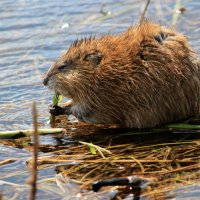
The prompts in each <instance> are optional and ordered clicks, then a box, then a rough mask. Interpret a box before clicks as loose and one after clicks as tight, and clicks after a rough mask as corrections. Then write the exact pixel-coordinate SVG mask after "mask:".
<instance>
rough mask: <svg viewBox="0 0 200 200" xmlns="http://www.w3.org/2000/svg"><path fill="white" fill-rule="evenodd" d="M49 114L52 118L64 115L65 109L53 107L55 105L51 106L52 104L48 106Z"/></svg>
mask: <svg viewBox="0 0 200 200" xmlns="http://www.w3.org/2000/svg"><path fill="white" fill-rule="evenodd" d="M49 112H50V114H51V115H53V116H58V115H64V114H66V111H65V108H62V107H60V106H55V105H52V104H51V105H50V106H49Z"/></svg>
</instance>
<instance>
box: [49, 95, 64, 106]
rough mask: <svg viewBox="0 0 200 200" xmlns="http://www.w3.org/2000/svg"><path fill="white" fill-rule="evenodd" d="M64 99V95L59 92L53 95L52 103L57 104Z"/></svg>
mask: <svg viewBox="0 0 200 200" xmlns="http://www.w3.org/2000/svg"><path fill="white" fill-rule="evenodd" d="M62 99H63V97H62V95H60V94H59V93H55V94H54V95H53V99H52V103H53V105H54V106H57V105H58V103H59V102H61V101H62Z"/></svg>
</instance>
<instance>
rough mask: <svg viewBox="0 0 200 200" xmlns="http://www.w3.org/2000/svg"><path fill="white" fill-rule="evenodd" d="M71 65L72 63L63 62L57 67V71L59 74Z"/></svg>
mask: <svg viewBox="0 0 200 200" xmlns="http://www.w3.org/2000/svg"><path fill="white" fill-rule="evenodd" d="M71 65H72V61H67V62H64V63H63V64H61V65H60V66H59V67H58V70H59V71H60V72H64V71H65V70H66V69H67V68H69V67H70V66H71Z"/></svg>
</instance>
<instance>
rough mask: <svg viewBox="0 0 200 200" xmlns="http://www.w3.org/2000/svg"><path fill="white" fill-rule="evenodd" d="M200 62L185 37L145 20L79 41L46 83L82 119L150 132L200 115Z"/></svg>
mask: <svg viewBox="0 0 200 200" xmlns="http://www.w3.org/2000/svg"><path fill="white" fill-rule="evenodd" d="M95 56H96V57H95ZM199 63H200V62H199V59H198V58H197V55H196V53H195V52H193V50H192V49H191V47H190V45H189V44H188V42H187V39H186V37H185V36H184V35H182V34H180V33H176V32H175V31H173V30H169V29H166V28H164V27H161V26H159V25H157V24H154V23H151V22H145V23H142V24H141V25H139V26H135V27H130V28H129V29H128V31H127V32H124V33H121V34H119V35H106V36H102V37H99V38H92V37H91V38H89V39H83V40H80V41H76V42H75V43H74V44H72V46H71V47H70V48H69V50H68V51H67V52H66V53H65V54H64V55H62V56H61V57H60V58H58V60H57V61H56V63H55V64H54V65H53V66H52V68H51V69H50V70H49V71H48V72H47V74H46V75H45V77H44V79H46V80H47V79H48V87H49V88H50V89H53V90H55V91H57V92H60V93H61V94H62V95H64V96H66V97H69V98H71V99H72V100H73V102H72V104H71V105H70V111H71V113H72V114H73V115H75V116H77V117H78V118H79V119H81V120H83V121H86V122H93V123H118V124H121V125H122V126H124V127H130V128H148V127H154V126H157V125H161V124H166V123H171V122H175V121H179V120H181V119H185V118H188V117H190V116H194V115H196V114H197V113H198V112H199V97H200V74H199V68H200V64H199ZM62 65H64V69H62V68H61V66H62ZM66 66H67V67H66ZM59 67H60V68H59Z"/></svg>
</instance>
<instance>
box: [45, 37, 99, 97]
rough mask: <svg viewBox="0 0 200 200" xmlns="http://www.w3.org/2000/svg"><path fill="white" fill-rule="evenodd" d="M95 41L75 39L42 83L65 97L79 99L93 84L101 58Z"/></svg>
mask: <svg viewBox="0 0 200 200" xmlns="http://www.w3.org/2000/svg"><path fill="white" fill-rule="evenodd" d="M97 41H98V39H95V38H88V39H82V40H77V41H75V42H74V43H73V44H72V45H71V47H70V48H69V49H68V51H67V52H65V53H64V54H63V55H61V56H60V57H59V58H58V59H57V61H56V62H55V63H54V64H53V66H52V67H51V68H50V69H49V71H48V72H47V73H46V74H45V75H44V78H43V84H44V85H46V86H47V87H48V88H49V89H50V90H53V91H55V92H58V93H60V94H62V95H63V96H65V97H68V98H71V99H74V100H78V99H80V98H81V95H84V94H83V93H84V92H85V91H87V90H88V89H89V87H91V86H92V85H94V82H95V74H96V72H97V70H98V67H99V65H101V61H102V59H103V54H102V52H101V50H100V49H101V48H98V42H97ZM86 87H88V88H86ZM82 97H83V96H82Z"/></svg>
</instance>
